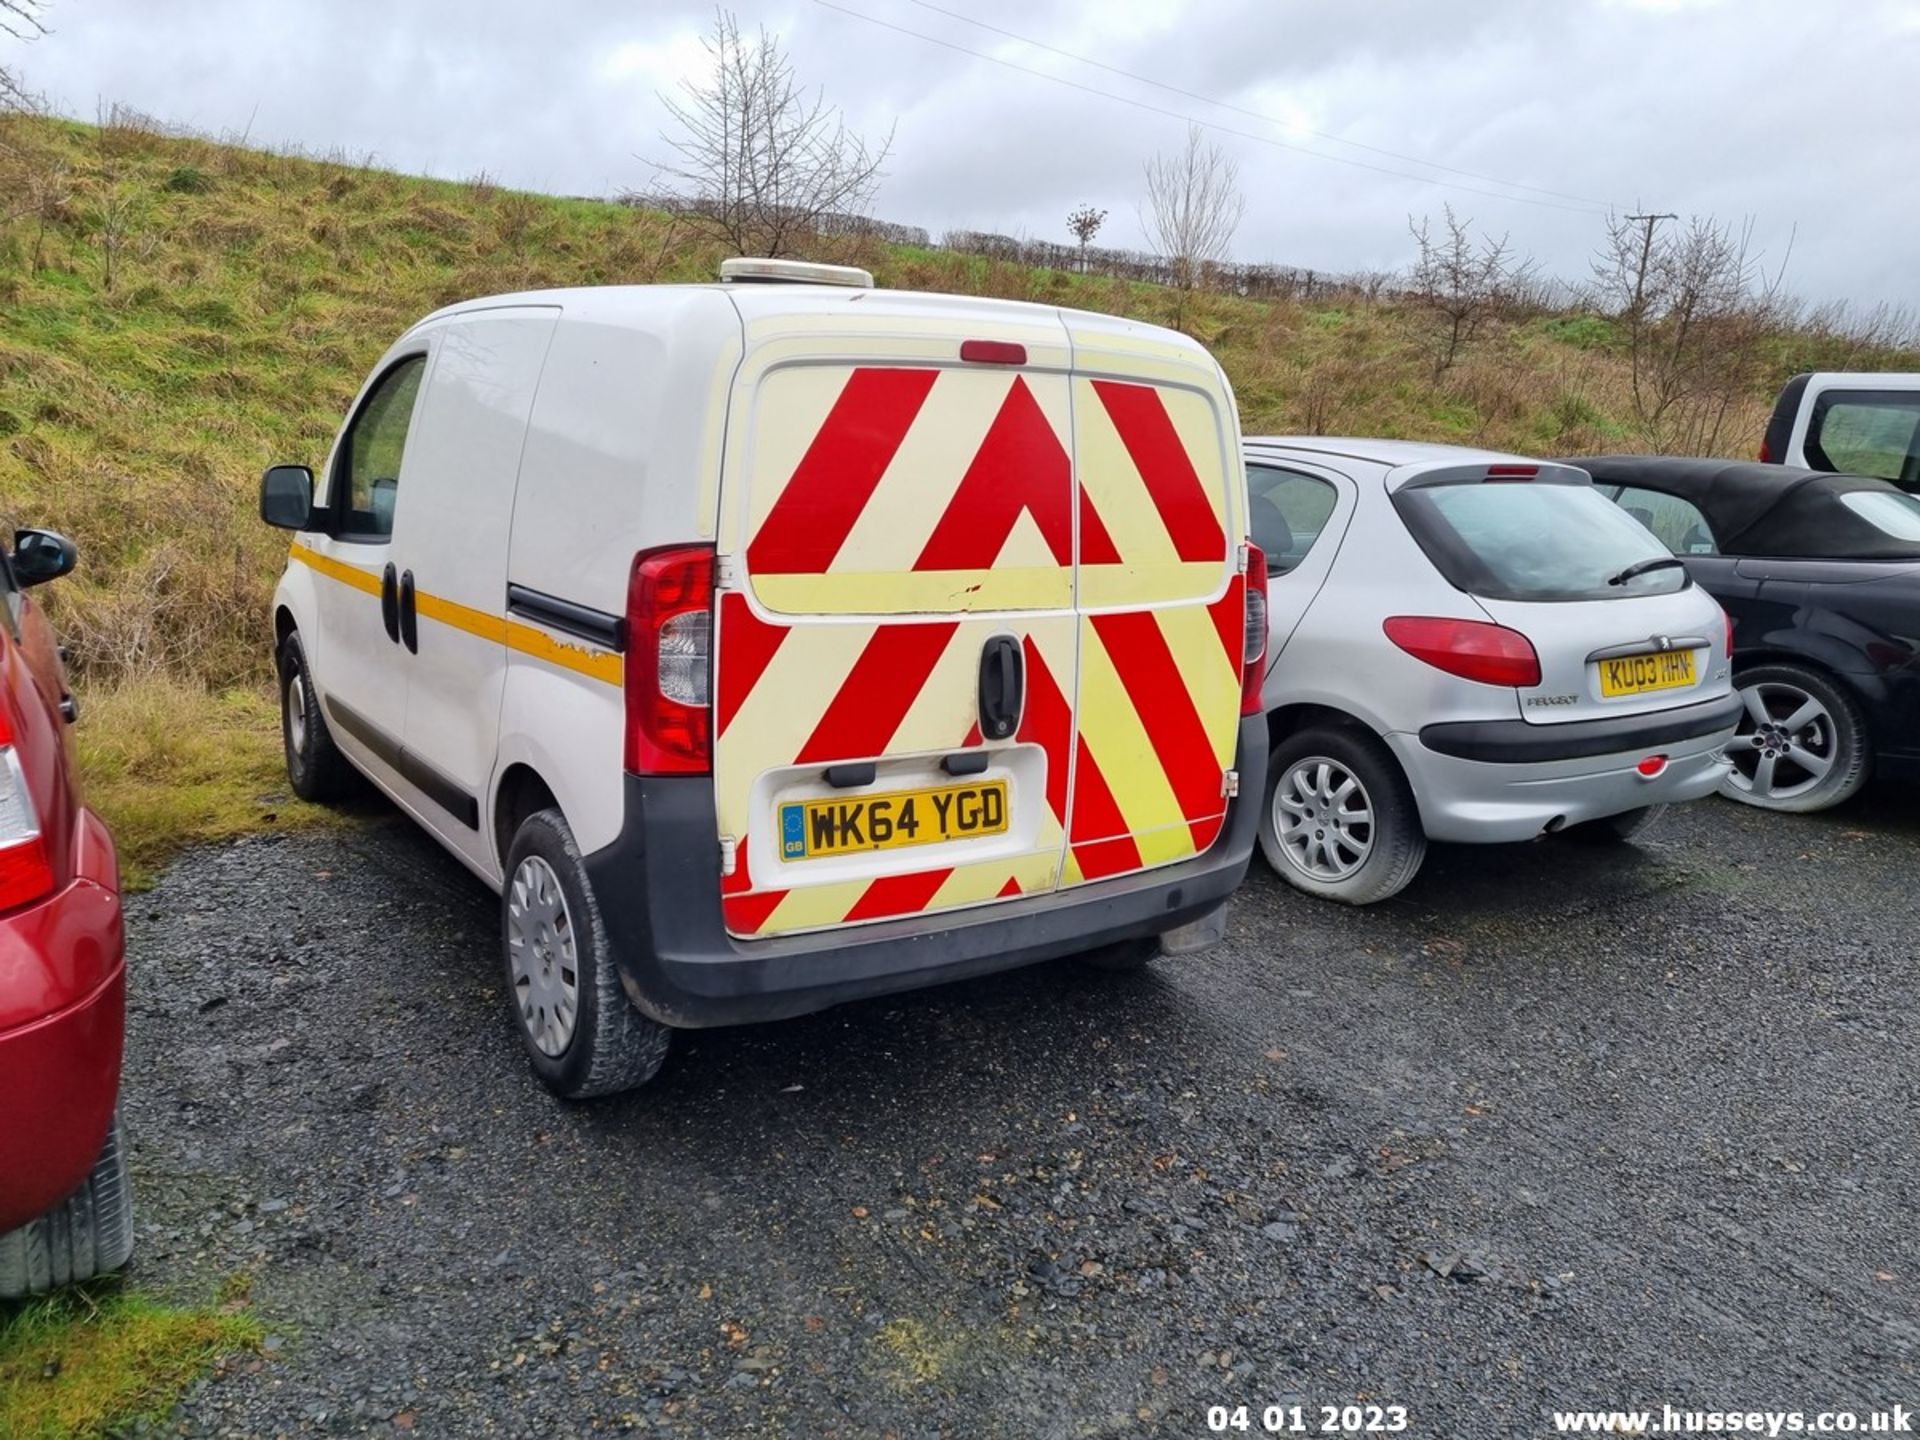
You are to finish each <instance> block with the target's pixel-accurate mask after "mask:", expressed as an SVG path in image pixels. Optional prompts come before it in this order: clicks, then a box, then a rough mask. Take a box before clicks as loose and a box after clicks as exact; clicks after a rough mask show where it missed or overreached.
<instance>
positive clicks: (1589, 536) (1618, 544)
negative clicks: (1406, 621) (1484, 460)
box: [1394, 481, 1691, 600]
mask: <svg viewBox="0 0 1920 1440" xmlns="http://www.w3.org/2000/svg"><path fill="white" fill-rule="evenodd" d="M1394 506H1395V508H1396V509H1397V510H1398V511H1399V512H1400V516H1401V518H1402V519H1403V520H1404V521H1405V522H1406V525H1407V528H1408V529H1409V530H1410V531H1412V533H1413V537H1414V539H1416V540H1418V541H1419V542H1420V548H1421V549H1423V550H1425V551H1426V552H1427V556H1428V558H1429V559H1431V560H1432V561H1433V563H1434V566H1435V567H1436V568H1437V569H1438V570H1439V571H1440V573H1441V574H1442V575H1444V576H1446V578H1447V580H1448V581H1449V582H1451V583H1452V584H1453V585H1454V586H1456V587H1457V588H1459V589H1461V590H1464V591H1466V592H1467V593H1468V594H1470V595H1483V596H1485V597H1486V598H1487V599H1489V600H1609V599H1619V598H1621V597H1624V596H1631V595H1666V594H1671V593H1672V592H1673V591H1675V590H1683V589H1685V588H1686V587H1687V585H1688V584H1690V583H1691V582H1690V581H1689V580H1688V578H1687V572H1686V571H1685V570H1684V569H1682V568H1680V567H1679V566H1677V565H1673V564H1668V565H1663V566H1659V567H1657V568H1653V569H1648V570H1643V571H1640V572H1639V573H1637V574H1632V575H1629V576H1628V577H1627V578H1626V579H1624V580H1622V579H1619V578H1618V577H1620V575H1621V574H1622V572H1625V571H1629V570H1631V569H1632V568H1633V567H1635V566H1637V565H1640V564H1641V563H1643V562H1645V561H1650V560H1660V559H1668V560H1670V559H1671V558H1672V557H1671V555H1670V554H1669V552H1668V550H1667V547H1666V546H1664V545H1662V544H1661V543H1660V542H1659V541H1658V540H1657V539H1655V538H1654V536H1653V534H1652V533H1651V532H1650V531H1648V530H1647V528H1646V527H1645V526H1643V525H1642V524H1641V523H1640V522H1639V521H1638V520H1635V519H1634V518H1633V517H1632V516H1631V515H1628V514H1627V513H1626V512H1625V511H1624V510H1622V509H1620V507H1619V506H1617V505H1615V504H1614V503H1613V502H1612V501H1610V500H1608V499H1607V498H1606V497H1605V496H1603V495H1601V494H1600V493H1599V492H1598V491H1597V490H1595V489H1594V488H1593V487H1592V486H1591V485H1587V484H1562V483H1557V482H1551V481H1530V482H1522V483H1503V482H1497V481H1470V482H1463V483H1447V484H1437V485H1419V484H1413V485H1409V486H1406V487H1403V488H1402V489H1401V490H1400V491H1399V492H1398V493H1397V494H1395V496H1394Z"/></svg>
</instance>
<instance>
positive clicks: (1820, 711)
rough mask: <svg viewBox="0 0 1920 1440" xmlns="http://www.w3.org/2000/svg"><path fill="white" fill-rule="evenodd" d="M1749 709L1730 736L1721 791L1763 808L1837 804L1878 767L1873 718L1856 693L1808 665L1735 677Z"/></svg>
mask: <svg viewBox="0 0 1920 1440" xmlns="http://www.w3.org/2000/svg"><path fill="white" fill-rule="evenodd" d="M1734 684H1735V685H1736V686H1738V687H1739V691H1740V698H1741V700H1742V701H1743V702H1745V709H1744V711H1743V713H1742V714H1741V716H1740V727H1739V729H1738V730H1736V731H1735V732H1734V736H1733V739H1732V740H1730V741H1728V742H1727V758H1728V759H1730V760H1731V761H1733V769H1732V771H1731V772H1729V774H1728V775H1727V778H1726V779H1725V780H1724V781H1722V782H1721V785H1720V793H1721V794H1722V795H1725V796H1726V797H1727V798H1728V799H1730V800H1738V801H1740V802H1741V803H1742V804H1745V805H1757V806H1759V807H1760V808H1761V809H1763V810H1788V811H1795V812H1799V813H1805V812H1807V811H1811V810H1825V809H1828V808H1829V807H1831V806H1834V805H1838V804H1839V803H1840V802H1841V801H1842V800H1845V799H1847V798H1848V797H1849V796H1851V795H1852V794H1853V793H1854V792H1855V791H1857V790H1858V789H1859V788H1860V787H1861V786H1862V785H1864V784H1865V783H1866V780H1867V774H1868V772H1869V770H1870V769H1871V767H1872V751H1871V748H1870V746H1869V744H1868V740H1867V722H1866V718H1865V717H1864V716H1863V715H1861V713H1860V707H1859V706H1858V705H1856V704H1855V703H1854V701H1853V697H1852V696H1851V695H1849V694H1847V692H1846V691H1845V690H1843V689H1842V688H1841V687H1840V686H1839V685H1837V684H1835V683H1834V681H1833V680H1832V679H1831V678H1829V677H1828V676H1826V675H1824V674H1822V673H1821V672H1820V671H1818V670H1814V669H1810V668H1809V667H1807V666H1804V665H1755V666H1754V667H1753V668H1752V669H1750V670H1742V671H1741V672H1740V673H1739V674H1738V675H1736V676H1734Z"/></svg>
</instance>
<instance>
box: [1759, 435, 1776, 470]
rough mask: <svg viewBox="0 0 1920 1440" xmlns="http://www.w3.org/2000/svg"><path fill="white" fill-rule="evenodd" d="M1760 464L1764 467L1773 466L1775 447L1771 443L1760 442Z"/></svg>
mask: <svg viewBox="0 0 1920 1440" xmlns="http://www.w3.org/2000/svg"><path fill="white" fill-rule="evenodd" d="M1760 463H1761V464H1762V465H1771V464H1772V463H1773V445H1772V443H1771V442H1770V441H1766V440H1762V441H1761V442H1760Z"/></svg>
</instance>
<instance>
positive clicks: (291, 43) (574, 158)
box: [7, 0, 1920, 304]
mask: <svg viewBox="0 0 1920 1440" xmlns="http://www.w3.org/2000/svg"><path fill="white" fill-rule="evenodd" d="M833 4H834V5H837V6H839V7H841V8H840V9H835V8H830V6H829V5H827V4H825V3H815V0H736V6H737V9H738V12H739V17H740V21H741V23H742V25H743V26H747V27H751V26H755V25H765V26H766V27H767V28H769V29H770V30H773V31H775V32H776V33H778V34H779V35H780V36H781V38H782V41H783V43H784V44H785V46H786V48H787V50H788V51H789V53H790V55H791V57H792V59H793V62H794V65H795V67H796V70H797V72H798V74H799V76H800V78H801V79H802V80H804V81H805V82H806V83H808V84H809V85H818V86H820V87H822V88H823V89H824V90H825V92H826V94H827V96H828V98H829V99H830V100H831V101H833V102H834V103H835V104H837V105H839V106H841V107H842V108H843V109H844V110H845V111H846V114H847V117H848V120H849V121H850V123H852V124H853V125H855V126H856V127H857V128H859V129H861V130H863V131H864V132H866V133H869V134H879V133H884V132H885V131H886V130H887V129H888V128H889V127H897V129H896V141H895V151H894V158H893V160H892V162H891V164H890V166H889V174H888V176H887V179H886V181H885V183H884V186H883V189H882V191H881V195H880V199H879V204H878V209H879V210H880V212H881V213H882V214H883V215H885V216H886V217H887V218H889V219H894V220H899V221H902V222H905V223H909V224H921V225H925V226H927V227H928V228H929V229H931V230H934V231H935V232H938V231H940V230H942V229H945V228H949V227H952V228H961V227H964V228H973V229H994V230H1002V231H1015V232H1026V233H1029V234H1034V235H1043V236H1051V237H1054V238H1059V239H1064V238H1066V231H1065V216H1066V213H1067V211H1068V209H1070V208H1071V207H1072V206H1074V205H1075V204H1078V203H1080V202H1082V201H1087V202H1091V203H1093V204H1095V205H1099V206H1104V207H1106V208H1107V209H1108V210H1109V211H1110V212H1111V214H1110V217H1109V220H1108V224H1107V228H1106V230H1104V231H1103V232H1102V235H1101V239H1102V240H1103V241H1109V242H1112V243H1116V244H1139V243H1141V235H1140V227H1139V224H1138V221H1137V207H1138V204H1139V201H1140V198H1141V191H1142V189H1143V186H1142V181H1141V166H1142V162H1143V161H1144V160H1145V159H1146V158H1147V156H1148V155H1150V154H1152V153H1153V152H1154V151H1155V150H1156V149H1169V148H1172V147H1173V146H1175V145H1177V144H1178V143H1179V141H1180V139H1181V136H1182V134H1183V132H1184V129H1185V125H1186V123H1187V117H1192V118H1195V119H1199V120H1202V121H1205V122H1207V123H1209V124H1212V125H1214V126H1216V127H1218V128H1217V133H1216V136H1215V138H1216V139H1218V141H1219V142H1220V143H1221V144H1222V145H1223V146H1224V147H1226V148H1227V149H1228V150H1229V152H1230V153H1231V154H1232V155H1233V156H1234V158H1235V159H1236V160H1237V161H1238V163H1239V166H1240V172H1241V178H1242V182H1243V184H1244V186H1245V188H1246V190H1247V194H1248V201H1249V205H1248V213H1247V217H1246V220H1245V222H1244V223H1243V224H1242V226H1241V229H1240V233H1239V234H1238V236H1237V237H1236V239H1235V243H1234V249H1235V251H1236V253H1237V254H1238V255H1239V256H1240V257H1242V258H1246V259H1264V260H1272V261H1278V262H1285V263H1294V264H1301V265H1310V266H1313V267H1315V268H1318V269H1323V270H1334V271H1341V270H1352V269H1360V268H1377V267H1392V266H1399V265H1402V264H1404V263H1405V262H1406V260H1407V258H1408V252H1409V250H1410V244H1409V242H1408V239H1407V235H1406V220H1407V216H1408V215H1409V214H1414V215H1419V214H1425V213H1437V212H1438V211H1439V209H1440V207H1441V205H1442V204H1444V203H1448V202H1451V203H1452V204H1453V205H1454V207H1455V209H1456V210H1458V211H1460V212H1461V213H1464V214H1468V215H1472V216H1473V217H1474V219H1475V220H1476V222H1477V223H1478V224H1479V225H1480V226H1482V227H1483V228H1486V229H1489V230H1492V231H1495V232H1506V233H1508V234H1509V235H1510V236H1511V238H1512V241H1513V243H1514V244H1515V245H1516V247H1518V248H1519V249H1521V250H1523V251H1528V252H1531V253H1533V254H1536V255H1537V256H1539V257H1540V259H1541V260H1542V261H1543V262H1544V263H1545V265H1546V266H1547V268H1548V269H1549V270H1551V271H1553V272H1555V273H1558V274H1561V275H1565V276H1571V277H1575V278H1578V277H1580V276H1583V275H1584V274H1585V272H1586V266H1587V261H1588V257H1589V256H1590V255H1591V253H1592V251H1593V249H1594V247H1595V244H1596V242H1597V240H1598V239H1599V235H1600V213H1601V211H1602V210H1603V208H1604V206H1605V205H1607V204H1609V203H1611V204H1615V205H1621V206H1633V205H1642V204H1644V205H1650V206H1655V207H1657V208H1659V209H1663V210H1676V211H1680V212H1681V213H1683V214H1687V213H1709V212H1711V213H1714V214H1717V215H1719V216H1720V217H1722V218H1723V219H1729V220H1741V219H1744V218H1745V217H1752V219H1753V221H1754V225H1755V234H1756V236H1757V237H1758V239H1759V242H1760V243H1761V244H1762V245H1763V246H1764V247H1766V248H1767V249H1768V250H1769V251H1770V252H1771V254H1772V255H1773V256H1774V257H1776V258H1777V257H1778V256H1779V255H1780V254H1781V253H1782V252H1783V251H1784V249H1785V246H1786V241H1787V237H1788V235H1789V233H1790V232H1792V231H1793V230H1794V228H1795V227H1796V226H1797V227H1798V236H1797V240H1796V243H1795V247H1794V259H1793V266H1792V270H1791V271H1790V274H1789V277H1788V282H1789V285H1790V287H1791V288H1794V289H1797V290H1800V291H1802V292H1804V293H1807V294H1809V295H1811V296H1813V297H1815V298H1834V297H1838V298H1848V299H1853V300H1856V301H1861V302H1868V303H1871V302H1875V301H1880V300H1889V301H1895V302H1907V303H1913V304H1920V272H1916V271H1915V269H1914V267H1913V266H1912V264H1911V260H1910V258H1909V257H1910V250H1909V246H1910V240H1909V239H1908V237H1909V236H1910V235H1911V234H1912V233H1913V232H1914V230H1915V228H1916V222H1920V194H1917V193H1916V191H1915V189H1914V187H1912V186H1911V185H1910V184H1908V183H1907V174H1908V172H1909V170H1910V169H1911V155H1910V153H1909V151H1910V148H1911V147H1910V145H1909V143H1908V139H1907V137H1908V136H1909V135H1910V134H1911V131H1912V122H1911V119H1910V116H1909V114H1908V109H1909V101H1908V99H1907V98H1906V97H1907V96H1908V94H1909V93H1910V89H1909V79H1908V77H1909V76H1910V75H1911V74H1912V73H1913V72H1914V70H1915V69H1916V62H1920V23H1916V22H1915V20H1914V18H1913V12H1912V7H1911V6H1910V5H1906V4H1901V3H1897V0H1880V3H1877V4H1875V3H1865V0H1863V3H1861V4H1859V5H1853V6H1849V7H1847V9H1846V10H1845V12H1844V17H1845V23H1844V24H1841V23H1836V16H1837V14H1839V13H1840V12H1836V11H1834V10H1833V9H1831V8H1829V7H1825V6H1810V5H1806V4H1804V3H1801V0H1746V3H1742V4H1738V5H1733V4H1727V3H1715V0H1566V3H1561V4H1555V5H1551V6H1543V5H1539V4H1537V3H1530V0H1481V3H1478V4H1475V5H1473V6H1458V5H1436V4H1432V3H1427V0H1370V3H1368V4H1365V5H1355V4H1352V3H1349V0H1289V3H1287V4H1284V5H1280V4H1274V3H1272V0H1217V3H1213V4H1209V5H1205V6H1198V5H1192V4H1182V3H1180V0H1109V3H1107V4H1104V5H1102V6H1099V7H1091V6H1086V5H1082V4H1073V3H1068V0H833ZM842 10H851V11H854V12H857V14H856V15H849V14H845V13H842ZM943 12H952V13H943ZM859 17H865V18H859ZM710 18H711V10H710V8H709V7H708V6H707V5H705V4H702V3H696V0H627V3H614V0H598V3H594V4H591V5H582V4H574V5H564V6H562V5H549V6H546V7H540V8H532V7H529V6H527V5H525V4H524V3H513V0H459V3H455V0H413V3H396V0H276V3H275V4H273V5H271V6H263V5H260V4H257V3H254V0H199V3H197V4H195V5H194V6H192V7H186V6H171V5H156V4H154V3H152V0H54V3H53V5H52V6H51V7H50V8H49V11H48V19H49V21H50V23H51V24H52V25H53V27H54V33H53V34H52V35H50V36H48V37H47V38H46V39H44V40H42V41H40V42H39V43H37V44H36V45H34V46H33V47H32V48H31V49H28V50H24V51H14V52H10V53H9V56H8V57H7V58H8V59H10V60H15V61H17V62H18V63H20V64H21V66H22V68H24V69H25V71H26V73H27V77H28V79H29V80H30V81H31V82H33V83H34V84H36V85H38V86H40V87H41V88H44V89H46V90H48V91H49V92H50V93H51V94H52V95H53V96H54V97H55V99H56V101H57V103H58V104H59V105H60V106H61V108H63V109H64V110H66V111H67V112H68V113H71V114H76V115H80V116H91V115H92V114H93V113H94V111H95V108H96V104H97V102H99V101H101V100H107V101H115V100H117V101H123V102H125V103H128V104H131V105H134V106H136V107H138V108H139V109H142V110H145V111H148V112H151V113H153V114H156V115H159V116H162V117H164V118H168V119H173V120H177V121H180V122H183V123H186V124H189V125H193V126H196V127H198V128H201V129H205V130H209V131H213V132H216V133H218V132H222V131H239V130H242V129H245V128H249V127H250V134H251V135H252V136H253V138H254V139H255V140H256V141H258V142H262V143H273V144H299V145H303V146H305V147H307V148H310V149H314V150H319V151H327V150H332V149H340V150H344V151H346V152H347V153H350V154H355V155H364V154H369V153H371V154H374V155H377V156H378V157H379V158H380V160H381V162H382V163H384V164H389V165H392V166H395V167H396V168H400V169H406V170H421V171H430V172H431V173H434V174H438V175H442V176H448V175H452V176H460V175H471V174H475V173H478V172H479V171H482V170H485V171H487V172H488V173H489V174H491V175H493V176H495V177H496V178H498V179H500V180H501V181H503V182H505V183H508V184H515V185H523V186H529V187H533V188H539V189H546V190H552V191H555V192H558V193H568V194H610V193H614V192H616V191H619V190H622V189H626V188H630V187H635V186H644V185H646V184H647V183H648V182H649V181H650V179H651V178H652V171H651V167H650V166H649V164H648V163H647V160H648V158H649V157H651V158H658V157H659V156H660V155H661V154H662V153H663V151H664V146H663V144H662V142H661V140H660V138H659V133H658V132H659V130H660V127H661V126H662V124H663V123H664V122H665V115H664V112H663V110H662V108H661V105H660V101H659V98H658V96H659V92H662V91H668V92H670V91H671V90H672V89H673V87H674V86H675V85H676V84H677V83H678V81H679V79H680V77H681V76H682V75H684V74H687V73H689V71H690V70H697V69H699V68H701V67H702V66H703V65H704V55H703V52H702V51H701V49H700V45H699V37H700V35H701V34H702V32H703V31H704V29H705V27H706V25H707V24H708V23H709V21H710ZM969 21H977V22H983V23H984V25H986V26H991V27H998V29H999V30H1000V31H1005V32H1012V34H1011V35H1009V34H1005V33H996V32H995V30H994V29H987V28H982V25H981V24H975V23H968V22H969ZM876 22H884V23H876ZM889 25H890V26H893V27H896V28H892V29H889V28H887V26H889ZM903 31H912V32H917V35H916V34H907V33H902V32H903ZM919 36H924V37H927V38H918V37H919ZM1014 36H1024V37H1029V38H1030V39H1032V40H1037V41H1041V42H1043V43H1044V44H1045V45H1048V46H1052V47H1056V49H1057V50H1060V51H1067V52H1071V54H1072V55H1078V56H1084V57H1087V58H1088V59H1091V60H1093V61H1097V62H1100V64H1101V65H1104V66H1106V67H1110V68H1106V69H1102V68H1098V67H1097V66H1094V65H1088V64H1085V63H1082V62H1081V61H1079V60H1076V59H1073V58H1069V56H1068V55H1062V54H1059V53H1054V52H1053V51H1050V50H1047V49H1043V48H1036V47H1035V46H1033V45H1030V44H1027V43H1024V42H1023V41H1021V40H1019V39H1016V38H1013V37H1014ZM942 42H943V43H942ZM966 52H978V53H977V54H970V53H966ZM983 57H987V58H983ZM1014 67H1018V68H1014ZM1115 71H1122V72H1130V74H1131V75H1132V76H1137V77H1141V78H1129V75H1128V74H1118V73H1115ZM1028 72H1038V73H1028ZM1147 82H1157V83H1147ZM1167 87H1171V88H1167ZM1177 91H1186V92H1190V93H1188V94H1179V93H1175V92H1177ZM1196 97H1207V98H1205V99H1202V98H1196ZM1210 101H1219V102H1224V103H1223V104H1213V103H1209V102H1210ZM1245 112H1253V113H1252V114H1249V113H1245ZM1263 117H1264V118H1263ZM1342 142H1346V143H1342ZM1422 161H1427V162H1433V163H1432V164H1424V163H1421V162H1422ZM1436 166H1447V167H1451V169H1450V170H1443V169H1439V168H1435V167H1436ZM1457 172H1472V173H1471V174H1463V173H1457ZM1508 182H1518V183H1519V184H1521V185H1526V186H1531V187H1534V188H1532V189H1518V188H1515V187H1514V184H1512V183H1508ZM1543 192H1555V193H1551V194H1549V193H1543Z"/></svg>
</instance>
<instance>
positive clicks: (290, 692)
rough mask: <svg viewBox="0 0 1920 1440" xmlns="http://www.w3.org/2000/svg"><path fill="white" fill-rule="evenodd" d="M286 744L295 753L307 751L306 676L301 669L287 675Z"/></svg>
mask: <svg viewBox="0 0 1920 1440" xmlns="http://www.w3.org/2000/svg"><path fill="white" fill-rule="evenodd" d="M287 744H288V745H290V746H292V747H293V753H294V754H296V755H305V754H306V753H307V677H306V672H304V671H301V670H295V671H294V672H293V674H292V675H290V676H288V677H287Z"/></svg>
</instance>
